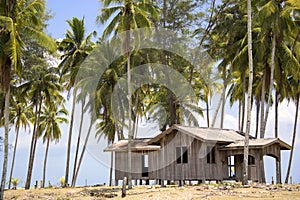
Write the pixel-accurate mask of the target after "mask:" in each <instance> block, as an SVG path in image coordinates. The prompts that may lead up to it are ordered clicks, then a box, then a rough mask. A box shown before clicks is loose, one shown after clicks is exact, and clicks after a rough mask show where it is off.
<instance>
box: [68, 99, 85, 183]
mask: <svg viewBox="0 0 300 200" xmlns="http://www.w3.org/2000/svg"><path fill="white" fill-rule="evenodd" d="M84 106H85V101H84V100H83V101H82V104H81V116H80V125H79V132H78V137H77V145H76V152H75V159H74V167H73V177H72V185H71V186H72V187H75V172H76V168H77V160H78V153H79V147H80V139H81V132H82V124H83V116H84Z"/></svg>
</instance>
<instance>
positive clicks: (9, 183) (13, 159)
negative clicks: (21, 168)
mask: <svg viewBox="0 0 300 200" xmlns="http://www.w3.org/2000/svg"><path fill="white" fill-rule="evenodd" d="M19 131H20V129H19V128H17V130H16V138H15V145H14V152H13V157H12V160H11V168H10V174H9V180H8V181H9V182H8V189H10V187H11V179H12V175H13V171H14V165H15V158H16V152H17V145H18V139H19Z"/></svg>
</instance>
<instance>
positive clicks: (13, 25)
mask: <svg viewBox="0 0 300 200" xmlns="http://www.w3.org/2000/svg"><path fill="white" fill-rule="evenodd" d="M44 11H45V2H44V1H43V0H20V1H15V0H12V1H7V0H1V1H0V24H1V26H0V27H1V28H0V41H1V42H0V43H1V44H2V45H3V47H4V48H1V50H0V66H1V74H2V75H1V89H2V91H3V92H4V93H5V95H6V98H5V111H4V116H5V119H6V120H5V134H4V162H3V168H2V169H3V170H2V180H1V188H0V199H3V191H4V186H5V180H6V172H7V154H8V126H9V122H8V121H9V99H10V80H11V74H12V69H14V72H18V73H20V71H21V70H22V63H21V59H20V57H21V54H22V51H24V50H25V48H24V47H25V46H26V43H25V42H24V41H23V40H22V36H24V35H25V36H26V37H30V38H33V39H34V40H35V41H37V42H39V43H40V44H41V45H42V46H45V47H47V48H48V49H49V50H52V51H55V49H56V45H55V43H54V42H53V41H52V39H51V38H49V37H48V36H46V35H45V34H44V33H43V29H42V28H43V27H42V26H43V19H44V17H43V16H44V13H45V12H44ZM21 33H22V34H21ZM2 45H1V46H2Z"/></svg>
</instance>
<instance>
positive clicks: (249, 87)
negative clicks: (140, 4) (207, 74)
mask: <svg viewBox="0 0 300 200" xmlns="http://www.w3.org/2000/svg"><path fill="white" fill-rule="evenodd" d="M251 11H252V10H251V0H247V16H248V23H247V24H248V25H247V29H248V31H247V33H248V60H249V85H248V99H247V125H246V133H245V146H244V165H243V172H244V173H243V174H244V176H243V185H246V184H248V155H249V134H250V125H251V108H252V106H251V98H252V84H253V57H252V56H253V55H252V12H251Z"/></svg>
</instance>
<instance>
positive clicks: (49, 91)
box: [20, 63, 63, 189]
mask: <svg viewBox="0 0 300 200" xmlns="http://www.w3.org/2000/svg"><path fill="white" fill-rule="evenodd" d="M45 66H46V67H45ZM55 70H56V69H55V68H47V63H40V65H36V66H33V67H32V68H31V69H29V72H30V73H29V75H28V81H26V82H25V83H23V84H22V85H21V86H20V87H21V89H22V92H23V93H24V94H26V93H28V96H29V98H30V99H29V101H31V102H32V104H33V106H34V109H35V114H34V117H33V120H32V121H33V122H34V126H33V134H32V138H31V146H30V154H29V163H28V171H27V178H26V183H25V189H29V187H30V182H31V176H32V169H33V163H34V158H35V150H36V144H37V139H38V133H39V124H40V116H41V113H42V105H43V104H44V103H48V104H49V103H50V102H51V100H53V99H56V100H59V99H63V97H62V95H61V94H60V92H61V91H62V87H61V85H60V84H59V83H58V80H59V78H58V76H57V74H56V73H55Z"/></svg>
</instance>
